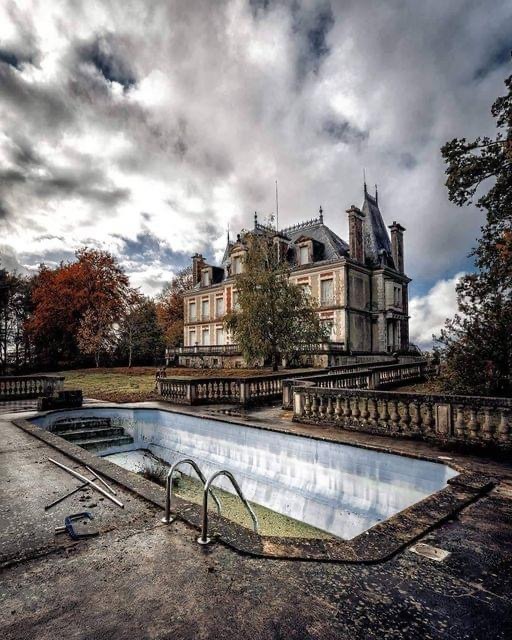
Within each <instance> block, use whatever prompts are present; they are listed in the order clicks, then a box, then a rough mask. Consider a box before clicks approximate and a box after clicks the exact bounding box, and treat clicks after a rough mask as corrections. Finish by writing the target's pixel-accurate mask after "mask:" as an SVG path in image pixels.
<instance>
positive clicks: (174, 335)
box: [156, 267, 193, 347]
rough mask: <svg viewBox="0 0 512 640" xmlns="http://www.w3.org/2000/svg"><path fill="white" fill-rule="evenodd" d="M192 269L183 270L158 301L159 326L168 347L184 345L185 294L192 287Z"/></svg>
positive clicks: (165, 288) (164, 290)
mask: <svg viewBox="0 0 512 640" xmlns="http://www.w3.org/2000/svg"><path fill="white" fill-rule="evenodd" d="M192 284H193V281H192V269H191V268H190V267H188V268H186V269H182V270H181V271H179V272H178V273H177V274H176V276H175V277H174V278H173V279H172V280H171V282H170V283H169V284H168V285H167V286H166V287H164V289H163V291H162V293H161V294H160V295H159V296H158V299H157V306H156V312H157V318H158V324H159V325H160V328H161V330H162V331H163V333H164V336H165V344H166V345H167V346H168V347H179V346H181V345H182V344H183V322H184V315H183V313H184V312H183V294H184V293H185V291H187V290H188V289H190V288H191V287H192Z"/></svg>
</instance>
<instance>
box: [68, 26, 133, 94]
mask: <svg viewBox="0 0 512 640" xmlns="http://www.w3.org/2000/svg"><path fill="white" fill-rule="evenodd" d="M78 54H79V57H80V59H81V61H83V62H85V63H89V64H91V65H93V66H94V67H95V68H96V69H97V71H99V72H100V73H101V75H102V76H103V77H104V78H105V80H107V81H108V82H118V83H119V84H121V85H122V86H123V87H124V89H125V90H126V89H129V88H130V87H132V86H133V85H134V84H135V82H136V77H135V74H134V72H133V71H132V70H131V69H130V67H129V65H128V63H127V62H126V60H123V58H122V55H121V53H119V51H118V42H117V41H116V38H115V37H114V36H113V35H112V34H105V35H102V36H98V37H97V38H95V39H94V40H93V42H90V43H88V44H84V45H82V46H80V47H79V49H78Z"/></svg>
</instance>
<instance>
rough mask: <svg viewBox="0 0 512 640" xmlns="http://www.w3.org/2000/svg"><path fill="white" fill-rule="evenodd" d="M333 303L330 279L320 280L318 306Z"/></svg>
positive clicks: (332, 285) (332, 288) (331, 281)
mask: <svg viewBox="0 0 512 640" xmlns="http://www.w3.org/2000/svg"><path fill="white" fill-rule="evenodd" d="M333 302H334V283H333V280H332V278H330V279H329V280H320V304H323V305H325V304H332V303H333Z"/></svg>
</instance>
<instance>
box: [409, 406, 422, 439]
mask: <svg viewBox="0 0 512 640" xmlns="http://www.w3.org/2000/svg"><path fill="white" fill-rule="evenodd" d="M412 406H413V409H414V411H413V414H412V429H411V432H412V433H413V434H414V435H418V434H419V433H421V404H420V402H419V400H414V401H413V403H412Z"/></svg>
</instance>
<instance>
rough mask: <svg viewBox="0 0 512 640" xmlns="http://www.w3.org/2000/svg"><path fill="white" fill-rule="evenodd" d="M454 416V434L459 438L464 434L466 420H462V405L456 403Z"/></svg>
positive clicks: (462, 437)
mask: <svg viewBox="0 0 512 640" xmlns="http://www.w3.org/2000/svg"><path fill="white" fill-rule="evenodd" d="M455 411H456V418H455V435H456V436H457V438H460V439H461V440H463V439H464V437H465V435H466V422H465V420H464V407H463V406H462V405H460V404H458V405H457V406H456V407H455Z"/></svg>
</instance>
